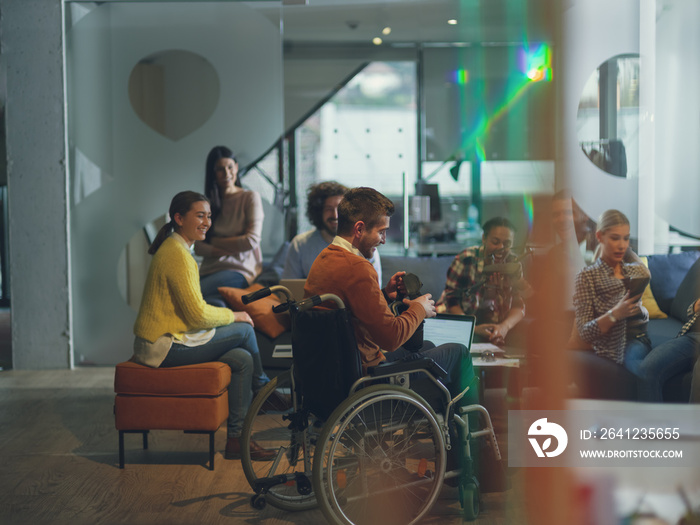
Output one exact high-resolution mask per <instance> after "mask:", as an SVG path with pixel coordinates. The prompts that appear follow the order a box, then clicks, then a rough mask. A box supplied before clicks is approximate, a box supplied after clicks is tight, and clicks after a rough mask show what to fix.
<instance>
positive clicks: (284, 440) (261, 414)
mask: <svg viewBox="0 0 700 525" xmlns="http://www.w3.org/2000/svg"><path fill="white" fill-rule="evenodd" d="M277 389H284V390H285V392H291V390H292V380H291V373H290V372H289V371H288V372H285V373H283V374H281V375H279V376H277V377H275V378H274V379H272V380H271V381H270V382H269V383H268V384H267V385H265V387H264V388H263V389H262V390H261V391H260V392H259V393H258V395H257V396H255V399H253V402H252V403H251V404H250V409H249V410H248V414H247V415H246V418H245V421H244V423H243V432H242V434H241V449H242V450H241V463H242V465H243V472H244V473H245V477H246V479H247V480H248V483H250V486H251V488H252V489H253V490H254V491H256V493H258V492H261V489H262V487H266V490H264V491H262V492H263V493H264V499H263V501H265V502H266V503H269V504H270V505H273V506H275V507H277V508H280V509H284V510H291V511H295V510H307V509H311V508H314V507H316V498H315V496H314V494H313V492H312V490H311V460H312V458H313V444H314V441H315V438H313V437H312V435H311V434H312V432H311V431H312V430H313V425H311V427H309V428H304V427H305V426H306V423H307V421H306V418H300V417H299V418H295V417H292V416H295V414H294V411H293V409H287V410H280V409H279V408H277V409H276V408H275V407H274V406H270V405H271V404H272V403H266V401H267V400H268V398H269V397H270V396H271V395H272V394H273V392H275V390H277ZM251 440H253V441H255V442H257V443H258V444H259V445H260V446H262V447H263V448H266V449H273V450H275V451H277V457H276V458H275V459H274V460H273V461H253V460H252V459H251V457H250V448H249V445H250V441H251ZM285 475H286V476H287V478H288V481H286V482H279V481H274V482H272V483H269V484H268V485H265V482H266V480H268V479H269V478H273V477H275V476H285Z"/></svg>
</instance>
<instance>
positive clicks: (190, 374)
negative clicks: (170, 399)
mask: <svg viewBox="0 0 700 525" xmlns="http://www.w3.org/2000/svg"><path fill="white" fill-rule="evenodd" d="M230 382H231V367H230V366H228V365H227V364H226V363H221V362H219V361H212V362H208V363H198V364H195V365H187V366H173V367H169V368H151V367H149V366H144V365H139V364H137V363H132V362H130V361H126V362H124V363H119V364H118V365H117V366H116V367H115V371H114V391H115V392H116V393H118V394H128V395H133V396H212V397H216V396H219V395H221V393H222V392H225V391H226V389H227V388H228V385H229V383H230ZM151 428H155V427H151Z"/></svg>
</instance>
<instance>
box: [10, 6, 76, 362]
mask: <svg viewBox="0 0 700 525" xmlns="http://www.w3.org/2000/svg"><path fill="white" fill-rule="evenodd" d="M0 15H1V17H0V35H1V37H2V41H1V42H0V44H1V50H2V55H1V58H2V60H3V61H4V62H5V67H6V71H7V100H6V129H7V160H8V193H9V215H10V219H9V238H10V275H11V288H10V294H11V300H12V351H13V367H14V368H15V369H51V368H69V367H70V366H71V363H72V361H73V360H72V345H71V337H70V333H71V308H70V289H71V283H70V256H69V252H68V246H69V245H70V242H69V234H68V227H67V225H68V222H69V221H68V219H69V217H68V203H67V176H66V148H65V111H64V108H65V104H64V100H65V97H64V82H63V36H62V35H63V22H62V20H63V16H62V7H61V2H60V0H23V1H21V2H17V1H16V0H0Z"/></svg>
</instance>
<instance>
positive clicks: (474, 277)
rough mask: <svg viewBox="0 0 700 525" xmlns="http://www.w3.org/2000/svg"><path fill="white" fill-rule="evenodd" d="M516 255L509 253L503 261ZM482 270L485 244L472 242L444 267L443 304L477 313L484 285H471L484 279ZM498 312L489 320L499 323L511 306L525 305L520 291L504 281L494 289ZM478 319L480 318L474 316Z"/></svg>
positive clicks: (484, 289) (512, 259)
mask: <svg viewBox="0 0 700 525" xmlns="http://www.w3.org/2000/svg"><path fill="white" fill-rule="evenodd" d="M515 260H516V256H515V255H514V254H512V253H509V254H508V256H507V257H506V260H505V262H513V261H515ZM483 272H484V248H483V246H472V247H470V248H466V249H465V250H463V251H462V252H461V253H459V254H458V255H457V256H455V258H454V261H452V264H451V265H450V268H449V269H448V270H447V281H446V282H445V294H444V303H445V306H447V307H448V308H450V307H451V306H455V305H457V306H460V307H461V308H462V310H463V311H464V313H465V314H467V315H476V313H477V310H478V309H479V304H481V301H482V299H483V298H484V293H485V291H486V287H485V286H479V287H477V288H476V289H475V290H474V291H471V293H470V289H471V288H472V287H473V286H474V285H476V284H477V283H479V282H481V281H483V280H484V279H485V278H484V276H483ZM495 291H496V303H497V312H496V316H497V319H496V320H489V322H494V323H500V322H501V321H503V320H504V319H505V318H506V317H507V316H508V312H510V310H512V309H513V308H521V309H524V308H525V303H524V302H523V300H522V298H521V297H520V294H519V293H518V292H517V290H515V289H514V288H513V287H512V286H510V285H508V284H505V283H504V285H503V286H501V287H499V288H497V289H496V290H495ZM477 322H483V321H480V320H479V319H477Z"/></svg>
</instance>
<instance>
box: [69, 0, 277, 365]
mask: <svg viewBox="0 0 700 525" xmlns="http://www.w3.org/2000/svg"><path fill="white" fill-rule="evenodd" d="M280 9H281V6H280V5H279V3H274V2H263V3H255V2H246V3H240V2H69V3H67V4H66V15H67V16H66V24H67V25H66V42H67V45H66V53H67V81H68V117H69V120H68V122H69V130H68V132H69V151H70V183H71V196H72V197H71V225H70V230H71V245H72V253H71V257H72V266H73V280H72V281H73V310H74V316H73V318H74V332H75V333H74V342H75V355H76V359H77V360H78V362H79V363H85V364H87V363H97V364H114V363H117V362H119V361H122V360H125V359H127V358H128V357H129V356H130V355H131V347H132V342H133V335H132V327H133V322H134V320H135V316H136V312H135V309H136V308H138V304H139V300H140V292H141V290H142V286H143V280H144V279H145V273H146V271H147V268H148V264H149V262H150V257H149V256H148V255H147V254H146V253H145V250H146V248H147V246H148V237H149V231H151V230H152V229H153V228H155V227H157V226H158V225H159V224H161V223H162V222H163V220H164V219H163V216H164V214H165V213H166V212H167V209H168V206H169V203H170V199H171V198H172V196H173V195H175V193H177V192H179V191H182V190H185V189H190V190H195V191H200V192H201V191H203V190H204V164H205V159H206V155H207V153H208V152H209V150H210V149H211V148H212V147H213V146H215V145H219V144H223V145H227V146H229V147H231V148H232V149H233V150H234V151H235V153H236V154H237V156H238V159H239V161H240V163H241V165H242V166H246V165H248V164H249V163H250V162H252V161H253V160H255V159H257V158H258V157H260V155H262V154H263V153H264V152H265V151H266V150H267V149H268V148H269V147H270V145H271V144H274V142H275V141H276V140H277V139H278V138H279V137H280V136H281V135H282V133H283V118H282V115H283V100H282V96H283V82H282V78H283V74H282V72H283V68H282V38H281V32H280V26H281V23H280V21H281V13H280ZM252 49H254V50H255V52H254V53H252V52H251V50H252ZM255 179H256V177H255V176H254V175H253V174H251V175H249V176H247V177H245V178H244V179H243V183H244V184H248V183H250V185H251V186H255V189H257V190H258V191H260V193H261V194H262V195H263V198H264V199H271V198H272V197H271V196H270V194H269V191H267V190H266V188H265V186H266V184H267V183H266V182H265V183H263V184H259V183H258V181H256V180H255ZM265 212H266V215H267V221H266V228H267V230H268V231H282V230H283V228H282V225H283V218H282V217H283V216H282V214H281V213H280V212H279V211H278V209H277V208H276V207H275V206H274V204H273V203H272V201H269V200H268V202H267V203H266V209H265ZM275 222H277V224H275ZM149 225H153V226H152V227H151V226H149ZM273 237H274V236H273ZM280 242H281V239H280V238H279V236H277V237H274V239H272V238H271V244H274V245H275V248H274V249H276V247H277V246H278V245H279V243H280ZM271 250H273V248H269V250H268V251H271Z"/></svg>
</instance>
